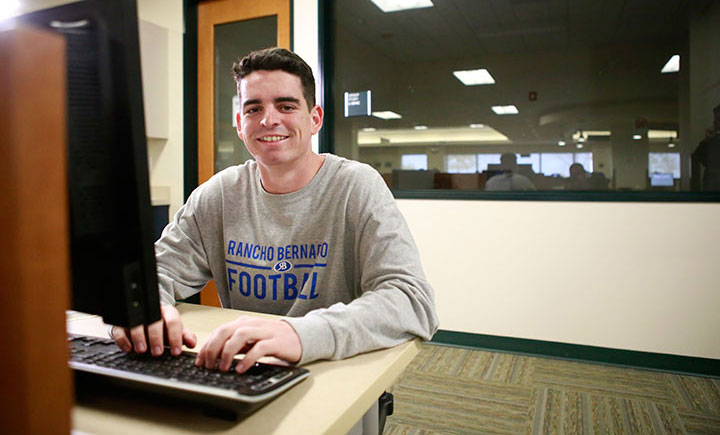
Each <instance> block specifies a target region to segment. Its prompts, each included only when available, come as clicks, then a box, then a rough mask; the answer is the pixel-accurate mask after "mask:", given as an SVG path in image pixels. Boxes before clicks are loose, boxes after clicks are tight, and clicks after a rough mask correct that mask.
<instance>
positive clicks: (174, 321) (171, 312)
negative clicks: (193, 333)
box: [162, 306, 183, 356]
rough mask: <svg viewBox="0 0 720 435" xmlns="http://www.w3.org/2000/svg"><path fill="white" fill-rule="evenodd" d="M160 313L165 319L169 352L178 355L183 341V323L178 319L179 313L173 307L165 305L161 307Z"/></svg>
mask: <svg viewBox="0 0 720 435" xmlns="http://www.w3.org/2000/svg"><path fill="white" fill-rule="evenodd" d="M162 315H163V320H164V321H165V328H166V331H167V338H168V345H169V346H170V353H171V354H172V355H174V356H178V355H180V352H182V342H183V325H182V321H181V320H180V313H178V311H177V309H175V307H171V306H167V307H163V310H162Z"/></svg>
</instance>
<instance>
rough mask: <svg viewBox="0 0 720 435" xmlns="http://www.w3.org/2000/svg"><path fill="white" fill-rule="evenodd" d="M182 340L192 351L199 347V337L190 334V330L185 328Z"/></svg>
mask: <svg viewBox="0 0 720 435" xmlns="http://www.w3.org/2000/svg"><path fill="white" fill-rule="evenodd" d="M182 339H183V344H184V345H185V346H187V347H189V348H190V349H192V348H194V347H195V345H197V336H195V334H193V333H192V332H190V330H189V329H187V328H184V327H183V333H182Z"/></svg>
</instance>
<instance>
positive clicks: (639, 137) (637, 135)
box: [633, 134, 642, 140]
mask: <svg viewBox="0 0 720 435" xmlns="http://www.w3.org/2000/svg"><path fill="white" fill-rule="evenodd" d="M633 139H635V140H640V139H642V136H641V135H639V134H634V135H633Z"/></svg>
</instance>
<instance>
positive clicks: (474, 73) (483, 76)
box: [453, 69, 495, 86]
mask: <svg viewBox="0 0 720 435" xmlns="http://www.w3.org/2000/svg"><path fill="white" fill-rule="evenodd" d="M453 75H454V76H455V77H457V79H458V80H460V81H461V82H462V83H463V84H464V85H465V86H475V85H491V84H493V83H495V79H494V78H493V76H491V75H490V72H488V70H486V69H473V70H467V71H453Z"/></svg>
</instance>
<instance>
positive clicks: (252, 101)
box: [243, 97, 300, 107]
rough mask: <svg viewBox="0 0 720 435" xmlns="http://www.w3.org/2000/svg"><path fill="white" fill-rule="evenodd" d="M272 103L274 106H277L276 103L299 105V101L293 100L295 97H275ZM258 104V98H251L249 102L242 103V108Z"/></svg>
mask: <svg viewBox="0 0 720 435" xmlns="http://www.w3.org/2000/svg"><path fill="white" fill-rule="evenodd" d="M273 101H274V102H275V104H277V103H295V104H300V99H298V98H295V97H277V98H275V100H273ZM260 103H261V101H260V99H259V98H253V99H250V100H245V101H243V107H247V106H250V105H253V104H260Z"/></svg>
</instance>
